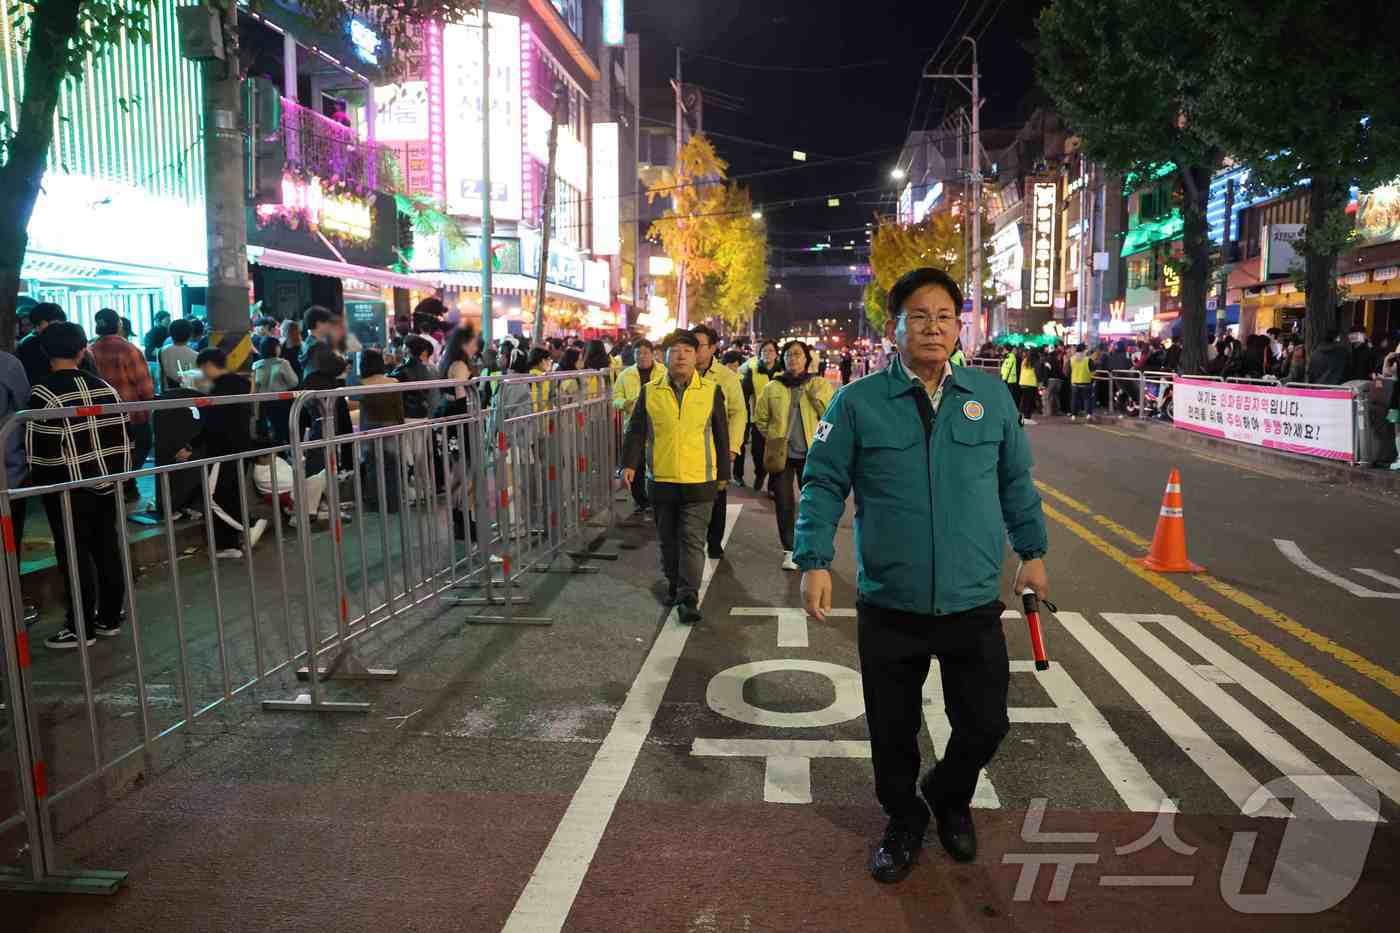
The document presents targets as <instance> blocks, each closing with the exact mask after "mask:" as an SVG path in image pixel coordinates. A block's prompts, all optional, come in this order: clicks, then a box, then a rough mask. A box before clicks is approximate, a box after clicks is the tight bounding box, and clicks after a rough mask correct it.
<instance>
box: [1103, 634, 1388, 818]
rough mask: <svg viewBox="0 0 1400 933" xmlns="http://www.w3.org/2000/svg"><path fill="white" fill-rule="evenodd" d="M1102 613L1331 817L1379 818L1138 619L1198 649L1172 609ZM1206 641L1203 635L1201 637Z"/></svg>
mask: <svg viewBox="0 0 1400 933" xmlns="http://www.w3.org/2000/svg"><path fill="white" fill-rule="evenodd" d="M1103 617H1104V620H1105V621H1106V622H1108V624H1109V625H1113V626H1116V627H1117V628H1118V630H1119V631H1121V632H1122V633H1123V634H1124V636H1125V637H1126V638H1127V639H1128V640H1129V641H1130V642H1132V643H1133V644H1134V645H1136V646H1137V647H1138V648H1139V649H1140V650H1141V651H1142V653H1143V654H1145V655H1147V656H1148V657H1149V658H1151V659H1152V660H1154V661H1156V662H1157V665H1158V666H1159V667H1161V668H1162V670H1164V671H1166V672H1167V673H1168V674H1170V675H1171V676H1172V677H1173V678H1175V679H1176V681H1177V683H1179V684H1181V686H1183V687H1185V688H1186V690H1187V692H1189V693H1190V694H1192V695H1193V696H1194V697H1196V699H1198V700H1200V701H1201V702H1202V703H1203V704H1205V706H1206V708H1207V709H1209V710H1211V711H1212V712H1213V713H1215V715H1217V716H1219V717H1220V719H1221V720H1222V721H1223V722H1224V723H1225V724H1226V725H1227V726H1229V727H1230V728H1232V729H1234V730H1235V732H1237V733H1238V734H1239V735H1240V736H1241V737H1242V738H1243V739H1245V741H1247V742H1249V744H1250V745H1253V746H1254V748H1255V749H1256V750H1257V751H1258V752H1259V754H1261V755H1263V756H1264V757H1265V758H1267V759H1268V760H1269V763H1270V764H1272V765H1273V766H1274V767H1275V768H1277V769H1278V770H1279V772H1280V773H1281V774H1284V775H1287V776H1288V777H1290V778H1292V779H1293V780H1294V783H1295V784H1298V785H1299V787H1301V788H1303V789H1304V790H1305V791H1306V792H1307V793H1308V795H1309V796H1311V797H1312V798H1313V799H1314V800H1316V801H1317V802H1318V804H1320V805H1321V806H1322V807H1323V808H1324V809H1325V810H1326V811H1327V812H1328V813H1329V814H1330V815H1331V816H1332V817H1333V818H1334V819H1338V820H1361V821H1369V820H1379V819H1380V815H1379V814H1377V813H1376V812H1375V811H1374V810H1372V809H1371V808H1370V807H1368V806H1366V804H1365V803H1363V802H1362V801H1361V800H1360V799H1358V798H1357V796H1356V795H1355V794H1353V793H1352V792H1351V791H1349V790H1347V789H1346V788H1345V787H1344V786H1342V784H1341V783H1340V782H1338V781H1337V780H1336V779H1335V778H1333V777H1331V776H1330V775H1328V774H1326V773H1325V772H1324V771H1323V770H1322V769H1321V768H1319V767H1318V766H1317V765H1315V764H1313V762H1312V761H1311V760H1309V758H1308V757H1307V756H1306V755H1304V754H1303V753H1302V752H1301V751H1299V750H1298V748H1297V747H1296V746H1294V745H1293V744H1292V743H1291V742H1289V741H1288V740H1287V739H1285V738H1284V737H1283V736H1282V735H1280V734H1279V733H1278V732H1276V731H1275V730H1274V729H1273V728H1272V727H1271V726H1269V725H1268V724H1267V723H1265V722H1264V721H1263V720H1262V719H1260V718H1259V717H1258V716H1256V715H1254V713H1252V712H1250V711H1249V710H1248V709H1246V708H1245V706H1244V704H1243V703H1241V702H1240V701H1239V700H1236V699H1235V698H1234V697H1232V696H1231V695H1230V694H1228V693H1226V692H1225V690H1224V689H1223V688H1222V687H1221V686H1220V685H1219V684H1214V683H1211V682H1209V681H1207V680H1204V679H1203V678H1201V677H1199V676H1197V675H1196V673H1195V671H1194V670H1193V669H1192V667H1191V665H1190V664H1189V663H1187V662H1186V661H1185V660H1184V659H1183V658H1182V657H1181V656H1180V655H1178V654H1177V653H1176V652H1174V651H1172V650H1171V648H1169V647H1167V645H1166V644H1165V643H1164V642H1163V641H1162V640H1161V639H1159V638H1158V637H1157V636H1156V635H1153V634H1152V633H1151V632H1149V631H1148V630H1147V626H1146V625H1145V624H1144V623H1148V622H1157V623H1161V624H1162V625H1163V626H1165V627H1166V628H1167V630H1168V631H1170V632H1172V634H1174V635H1176V636H1177V637H1178V638H1180V639H1181V640H1182V641H1184V642H1186V643H1187V644H1188V645H1190V646H1191V647H1192V648H1197V650H1198V651H1199V648H1198V646H1197V645H1196V644H1195V643H1194V642H1195V639H1193V638H1191V636H1190V633H1192V632H1194V631H1195V630H1194V629H1191V627H1190V626H1189V625H1187V624H1186V623H1185V622H1183V621H1182V620H1181V619H1179V618H1177V617H1176V616H1172V615H1158V614H1152V613H1141V614H1139V613H1127V612H1106V613H1104V616H1103ZM1196 634H1199V633H1196ZM1207 641H1209V640H1208V639H1207ZM1212 644H1213V643H1212ZM1201 653H1202V655H1203V656H1206V658H1207V660H1209V661H1212V662H1213V663H1215V665H1216V667H1219V668H1220V669H1221V670H1224V671H1227V672H1228V673H1230V674H1232V675H1237V671H1234V670H1231V668H1230V667H1228V666H1227V665H1226V664H1223V663H1221V659H1219V658H1217V657H1210V656H1208V655H1205V653H1204V652H1201ZM1246 670H1248V668H1246ZM1261 679H1262V678H1261ZM1236 680H1239V681H1240V682H1241V684H1244V685H1245V688H1246V689H1250V685H1249V684H1247V683H1245V681H1244V680H1243V679H1241V678H1240V677H1238V676H1236ZM1280 693H1282V691H1280ZM1285 697H1286V694H1285ZM1261 699H1262V698H1261ZM1265 703H1266V704H1267V703H1268V701H1267V700H1266V701H1265ZM1319 721H1320V720H1319ZM1295 724H1296V721H1295ZM1300 778H1301V779H1300Z"/></svg>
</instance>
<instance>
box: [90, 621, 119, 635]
mask: <svg viewBox="0 0 1400 933" xmlns="http://www.w3.org/2000/svg"><path fill="white" fill-rule="evenodd" d="M92 633H93V634H94V635H101V636H102V637H103V638H116V637H117V636H118V635H120V634H121V633H122V623H121V620H120V619H118V620H117V621H116V622H113V623H112V624H111V625H104V624H102V623H101V622H98V623H96V624H94V625H93V627H92Z"/></svg>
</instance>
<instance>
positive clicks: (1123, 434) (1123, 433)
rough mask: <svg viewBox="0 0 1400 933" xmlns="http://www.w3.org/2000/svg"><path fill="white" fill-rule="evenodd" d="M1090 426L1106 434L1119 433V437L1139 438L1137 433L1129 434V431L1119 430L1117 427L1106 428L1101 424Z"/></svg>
mask: <svg viewBox="0 0 1400 933" xmlns="http://www.w3.org/2000/svg"><path fill="white" fill-rule="evenodd" d="M1089 427H1091V428H1093V429H1094V430H1095V431H1102V432H1103V433H1105V434H1117V435H1118V436H1119V437H1129V438H1132V439H1133V440H1137V435H1136V434H1129V433H1128V432H1127V431H1119V430H1118V429H1117V428H1106V427H1104V426H1103V425H1101V424H1091V425H1089Z"/></svg>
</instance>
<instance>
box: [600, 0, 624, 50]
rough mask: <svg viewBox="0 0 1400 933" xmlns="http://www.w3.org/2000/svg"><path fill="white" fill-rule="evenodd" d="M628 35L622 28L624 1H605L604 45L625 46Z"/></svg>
mask: <svg viewBox="0 0 1400 933" xmlns="http://www.w3.org/2000/svg"><path fill="white" fill-rule="evenodd" d="M626 41H627V33H626V32H625V31H624V29H623V26H622V0H603V43H604V44H605V45H623V44H624V43H626Z"/></svg>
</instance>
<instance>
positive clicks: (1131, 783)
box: [1011, 661, 1176, 813]
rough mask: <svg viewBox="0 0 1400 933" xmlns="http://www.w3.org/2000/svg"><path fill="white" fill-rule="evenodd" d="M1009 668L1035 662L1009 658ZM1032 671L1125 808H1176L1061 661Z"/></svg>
mask: <svg viewBox="0 0 1400 933" xmlns="http://www.w3.org/2000/svg"><path fill="white" fill-rule="evenodd" d="M1011 670H1012V672H1013V673H1015V672H1016V671H1035V662H1033V661H1012V662H1011ZM1035 673H1036V681H1037V682H1038V683H1039V684H1040V685H1041V686H1042V687H1044V688H1045V692H1046V693H1048V694H1049V695H1050V699H1051V700H1054V701H1055V706H1056V712H1057V713H1058V714H1059V715H1060V716H1062V717H1063V718H1062V719H1059V720H1057V721H1059V722H1064V723H1068V724H1069V727H1070V728H1071V729H1073V730H1074V734H1075V737H1076V738H1078V739H1079V741H1081V742H1083V743H1084V747H1085V748H1086V749H1087V750H1088V751H1089V754H1091V755H1093V756H1094V761H1095V762H1097V763H1098V766H1099V768H1100V769H1101V770H1102V771H1103V774H1104V777H1106V778H1108V782H1109V783H1110V784H1112V785H1113V789H1114V790H1115V791H1116V792H1117V793H1118V796H1119V797H1120V798H1122V800H1123V803H1124V804H1125V805H1126V806H1127V808H1128V809H1129V810H1132V811H1133V812H1134V813H1159V812H1162V811H1164V810H1175V809H1176V805H1175V804H1173V803H1172V802H1171V799H1170V798H1169V797H1168V796H1167V792H1166V791H1164V790H1162V786H1161V785H1160V784H1158V783H1157V782H1156V781H1154V780H1153V779H1152V775H1150V774H1148V773H1147V769H1146V768H1144V767H1143V765H1142V762H1141V761H1139V760H1138V757H1137V756H1136V755H1134V754H1133V753H1132V752H1131V751H1129V750H1128V746H1126V745H1124V744H1123V740H1122V739H1120V738H1119V737H1118V733H1117V732H1114V731H1113V727H1112V726H1111V725H1109V724H1108V720H1107V719H1105V718H1104V715H1103V713H1101V712H1099V710H1098V707H1096V706H1095V705H1094V704H1093V703H1091V702H1090V701H1089V698H1088V697H1087V696H1085V694H1084V691H1083V690H1081V689H1079V685H1078V684H1076V683H1075V682H1074V681H1073V680H1071V679H1070V676H1069V674H1067V673H1065V669H1064V666H1063V665H1060V664H1056V665H1054V666H1053V667H1051V668H1050V670H1048V671H1036V672H1035Z"/></svg>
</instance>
